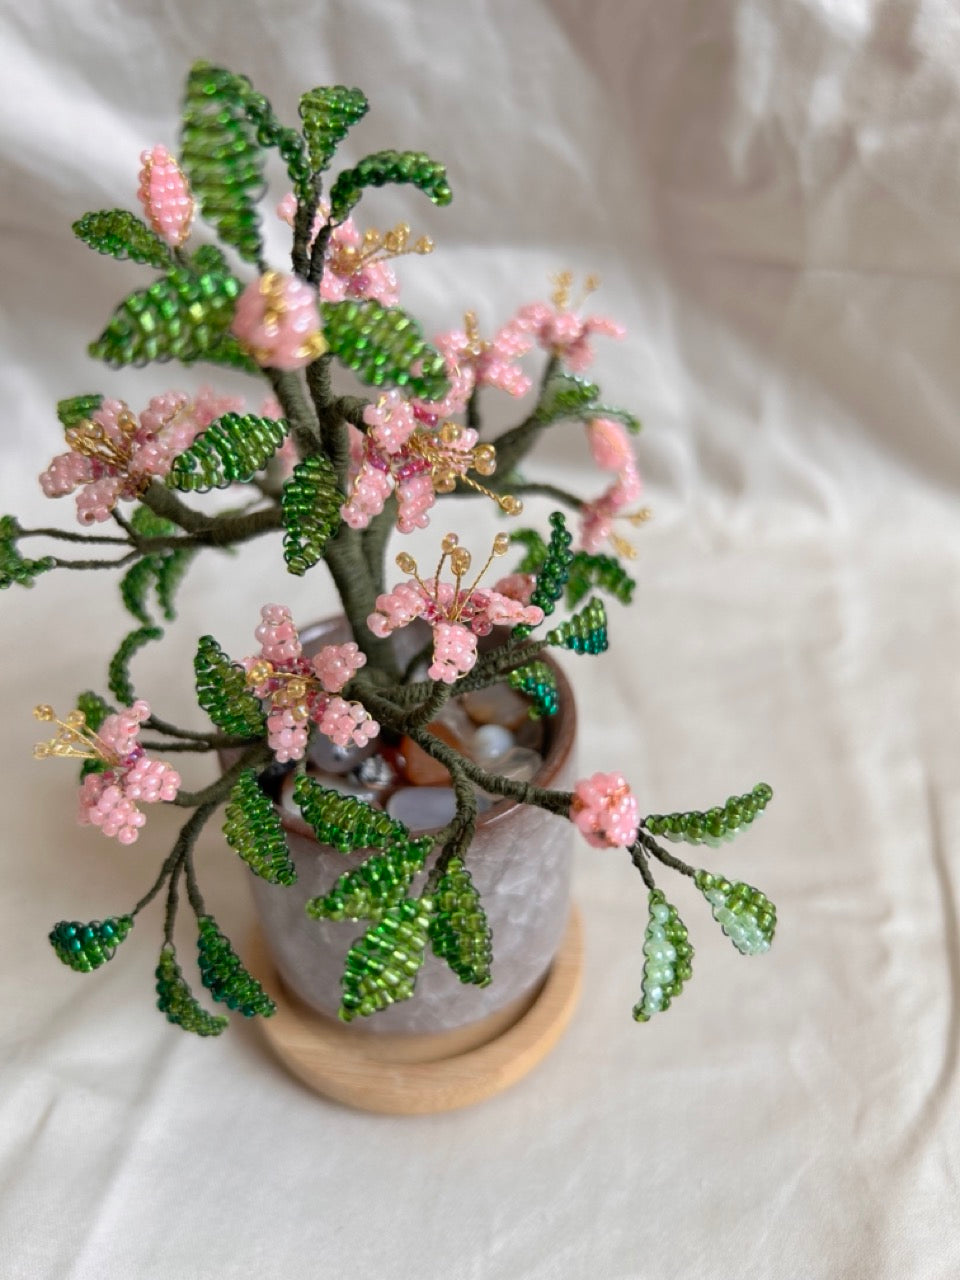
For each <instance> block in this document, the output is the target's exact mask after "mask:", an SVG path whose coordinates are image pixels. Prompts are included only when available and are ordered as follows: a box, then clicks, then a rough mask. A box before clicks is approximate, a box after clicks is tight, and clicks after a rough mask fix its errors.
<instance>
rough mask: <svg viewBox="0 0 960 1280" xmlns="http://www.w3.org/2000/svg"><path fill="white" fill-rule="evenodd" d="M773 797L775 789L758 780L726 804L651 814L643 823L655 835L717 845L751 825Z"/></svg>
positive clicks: (687, 841)
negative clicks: (685, 811)
mask: <svg viewBox="0 0 960 1280" xmlns="http://www.w3.org/2000/svg"><path fill="white" fill-rule="evenodd" d="M772 799H773V790H772V788H771V787H768V786H767V784H766V783H765V782H759V783H757V785H756V786H755V787H754V788H753V790H752V791H748V792H747V793H746V794H745V795H742V796H731V797H730V798H729V800H728V801H727V803H726V804H725V805H723V806H719V805H718V806H717V807H716V808H713V809H704V810H701V809H691V810H689V811H688V812H687V813H666V814H664V813H651V814H649V815H648V816H647V817H646V818H644V820H643V825H644V826H645V827H646V828H647V830H648V831H649V832H650V834H651V835H653V836H663V837H664V838H665V839H667V840H684V841H686V843H687V844H708V845H712V846H713V847H714V848H716V847H717V845H720V844H723V843H725V842H726V841H728V840H732V839H733V837H734V836H735V835H736V834H737V832H738V831H742V830H743V828H744V827H748V826H749V825H750V824H751V823H752V822H753V820H754V818H756V817H758V816H759V815H760V814H761V813H763V811H764V809H765V808H766V807H767V805H768V804H769V803H770V801H771V800H772Z"/></svg>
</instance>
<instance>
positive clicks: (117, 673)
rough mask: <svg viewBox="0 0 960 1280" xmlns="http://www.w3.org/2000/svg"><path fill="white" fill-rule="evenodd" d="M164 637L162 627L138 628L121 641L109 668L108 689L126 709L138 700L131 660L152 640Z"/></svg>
mask: <svg viewBox="0 0 960 1280" xmlns="http://www.w3.org/2000/svg"><path fill="white" fill-rule="evenodd" d="M162 636H163V631H162V629H161V628H160V627H138V628H137V629H136V631H131V632H130V633H129V635H125V636H124V637H123V639H122V640H121V641H120V646H119V648H118V649H117V651H116V653H115V654H114V655H113V657H112V658H111V659H110V665H109V667H108V668H107V687H108V688H109V690H110V692H111V693H112V694H113V696H114V697H115V698H116V699H117V701H118V702H120V703H122V704H123V705H124V706H125V707H129V706H132V704H133V703H134V702H136V700H137V695H136V693H135V692H134V688H133V684H132V682H131V680H130V670H129V668H130V660H131V658H132V657H133V656H134V654H135V653H137V652H138V650H140V649H142V648H143V646H144V645H146V644H149V643H150V641H151V640H159V639H160V638H161V637H162Z"/></svg>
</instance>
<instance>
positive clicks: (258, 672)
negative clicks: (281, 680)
mask: <svg viewBox="0 0 960 1280" xmlns="http://www.w3.org/2000/svg"><path fill="white" fill-rule="evenodd" d="M272 675H273V667H272V666H271V664H270V663H269V662H255V663H253V665H252V666H251V668H250V670H249V671H248V672H247V684H249V685H256V684H265V683H266V682H267V681H268V680H269V679H270V677H271V676H272Z"/></svg>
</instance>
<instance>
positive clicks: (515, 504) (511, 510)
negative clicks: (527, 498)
mask: <svg viewBox="0 0 960 1280" xmlns="http://www.w3.org/2000/svg"><path fill="white" fill-rule="evenodd" d="M500 506H501V507H502V508H503V510H504V511H505V512H506V513H507V515H508V516H518V515H519V514H520V513H521V511H522V510H523V503H522V502H521V501H520V499H519V498H515V497H514V496H513V494H512V493H508V494H507V495H506V497H505V498H504V499H503V501H502V502H501V503H500Z"/></svg>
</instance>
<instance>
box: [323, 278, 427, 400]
mask: <svg viewBox="0 0 960 1280" xmlns="http://www.w3.org/2000/svg"><path fill="white" fill-rule="evenodd" d="M320 313H321V317H322V319H323V336H324V337H325V338H326V340H327V344H328V346H329V349H330V353H331V354H332V355H334V356H336V358H337V359H338V360H339V361H340V363H341V364H343V365H345V366H346V367H347V368H348V369H350V370H351V371H352V372H353V373H355V374H356V375H357V377H358V378H359V379H360V381H361V382H365V383H367V385H368V386H371V387H382V386H384V385H387V386H390V385H392V386H397V387H405V388H407V389H408V391H409V393H410V394H411V395H415V396H420V397H421V398H422V399H424V400H439V399H441V398H442V397H443V396H444V395H445V394H446V392H447V374H446V365H445V364H444V361H443V356H441V355H440V353H439V352H438V351H436V350H435V349H434V348H433V347H431V346H430V344H429V343H428V342H426V341H425V340H424V337H423V334H422V332H421V330H420V326H419V325H418V324H417V322H416V321H415V320H414V319H413V318H412V316H409V315H407V313H406V312H405V311H402V310H401V309H400V308H399V307H383V306H381V305H380V303H379V302H376V301H374V299H373V298H367V299H365V300H363V301H357V300H355V299H352V298H351V299H348V300H347V301H345V302H321V304H320Z"/></svg>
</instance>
